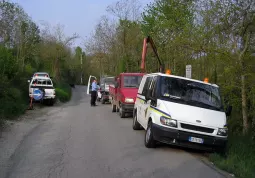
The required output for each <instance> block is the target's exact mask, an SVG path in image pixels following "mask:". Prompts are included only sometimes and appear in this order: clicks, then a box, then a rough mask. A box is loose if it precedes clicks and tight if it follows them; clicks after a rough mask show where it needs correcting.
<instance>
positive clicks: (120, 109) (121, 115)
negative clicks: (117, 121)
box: [119, 104, 126, 118]
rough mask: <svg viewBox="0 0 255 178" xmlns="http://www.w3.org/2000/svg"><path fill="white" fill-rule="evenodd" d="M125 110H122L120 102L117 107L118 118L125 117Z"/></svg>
mask: <svg viewBox="0 0 255 178" xmlns="http://www.w3.org/2000/svg"><path fill="white" fill-rule="evenodd" d="M125 114H126V113H125V112H124V111H123V109H122V107H121V104H120V108H119V115H120V118H124V117H125Z"/></svg>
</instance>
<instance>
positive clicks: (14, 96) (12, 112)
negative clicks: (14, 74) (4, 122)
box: [0, 88, 27, 119]
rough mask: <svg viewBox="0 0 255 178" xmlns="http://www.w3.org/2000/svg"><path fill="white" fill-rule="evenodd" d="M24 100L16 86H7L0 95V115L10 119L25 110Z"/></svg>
mask: <svg viewBox="0 0 255 178" xmlns="http://www.w3.org/2000/svg"><path fill="white" fill-rule="evenodd" d="M26 101H27V100H24V99H23V96H22V92H21V91H20V90H19V89H17V88H9V89H8V90H6V92H5V93H4V95H2V97H1V102H0V108H1V109H0V117H2V118H7V119H11V118H13V117H15V116H18V115H20V114H22V113H24V112H25V110H26V107H27V105H26Z"/></svg>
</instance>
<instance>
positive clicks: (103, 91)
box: [99, 77, 115, 104]
mask: <svg viewBox="0 0 255 178" xmlns="http://www.w3.org/2000/svg"><path fill="white" fill-rule="evenodd" d="M114 81H115V77H102V78H101V79H100V91H99V95H101V98H100V99H99V100H101V102H102V104H104V103H105V102H109V96H110V95H109V86H110V85H111V84H114Z"/></svg>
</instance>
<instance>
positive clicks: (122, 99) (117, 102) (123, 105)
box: [110, 73, 144, 118]
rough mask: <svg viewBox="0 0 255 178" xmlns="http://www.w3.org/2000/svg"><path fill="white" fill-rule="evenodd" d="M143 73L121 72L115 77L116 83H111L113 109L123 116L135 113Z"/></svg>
mask: <svg viewBox="0 0 255 178" xmlns="http://www.w3.org/2000/svg"><path fill="white" fill-rule="evenodd" d="M143 75H144V74H143V73H121V74H120V75H119V76H117V77H116V78H115V84H114V85H110V102H111V103H112V111H113V112H115V111H117V112H119V115H120V117H121V118H123V117H125V114H126V113H131V114H132V113H133V109H134V104H135V100H136V95H137V91H138V88H139V85H140V82H141V80H142V77H143Z"/></svg>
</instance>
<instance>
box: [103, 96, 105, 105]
mask: <svg viewBox="0 0 255 178" xmlns="http://www.w3.org/2000/svg"><path fill="white" fill-rule="evenodd" d="M102 104H105V100H104V99H103V96H102Z"/></svg>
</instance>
